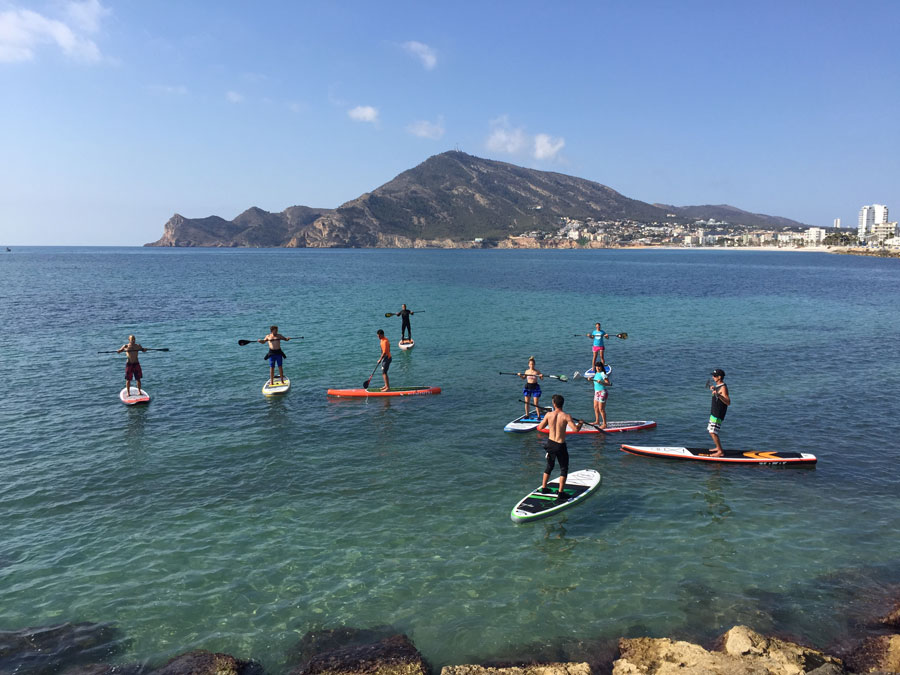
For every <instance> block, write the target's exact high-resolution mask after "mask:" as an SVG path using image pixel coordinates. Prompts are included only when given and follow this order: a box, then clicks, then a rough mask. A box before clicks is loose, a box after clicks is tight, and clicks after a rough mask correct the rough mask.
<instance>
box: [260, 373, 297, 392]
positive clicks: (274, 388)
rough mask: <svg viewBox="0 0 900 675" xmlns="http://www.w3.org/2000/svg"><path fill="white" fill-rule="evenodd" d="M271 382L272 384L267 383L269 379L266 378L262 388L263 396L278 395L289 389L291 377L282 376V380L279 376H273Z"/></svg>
mask: <svg viewBox="0 0 900 675" xmlns="http://www.w3.org/2000/svg"><path fill="white" fill-rule="evenodd" d="M273 382H274V384H269V380H268V379H266V383H265V384H264V385H263V388H262V393H263V396H279V395H281V394H286V393H288V392H289V391H290V390H291V378H289V377H286V378H284V382H282V381H281V378H275V380H274V381H273Z"/></svg>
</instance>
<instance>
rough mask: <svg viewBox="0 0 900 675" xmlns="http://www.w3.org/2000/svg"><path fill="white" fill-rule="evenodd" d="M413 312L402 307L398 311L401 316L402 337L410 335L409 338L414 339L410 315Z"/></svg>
mask: <svg viewBox="0 0 900 675" xmlns="http://www.w3.org/2000/svg"><path fill="white" fill-rule="evenodd" d="M410 314H412V312H410V311H409V310H408V309H401V310H400V311H399V312H397V315H398V316H399V317H400V339H401V340H403V339H404V337H403V336H404V335H409V337H408V338H406V339H408V340H412V328H411V327H410V325H409V315H410Z"/></svg>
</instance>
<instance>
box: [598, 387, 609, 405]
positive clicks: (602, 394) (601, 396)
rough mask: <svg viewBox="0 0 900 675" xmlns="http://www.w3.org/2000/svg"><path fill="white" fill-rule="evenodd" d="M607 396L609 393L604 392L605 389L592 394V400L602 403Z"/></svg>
mask: <svg viewBox="0 0 900 675" xmlns="http://www.w3.org/2000/svg"><path fill="white" fill-rule="evenodd" d="M608 396H609V392H608V391H606V389H601V390H600V391H595V392H594V400H595V401H600V402H601V403H603V401H605V400H606V398H607V397H608Z"/></svg>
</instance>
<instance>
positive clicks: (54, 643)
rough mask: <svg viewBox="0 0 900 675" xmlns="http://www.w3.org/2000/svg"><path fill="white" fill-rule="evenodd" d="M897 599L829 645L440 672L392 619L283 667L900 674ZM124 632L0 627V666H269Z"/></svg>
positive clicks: (318, 638)
mask: <svg viewBox="0 0 900 675" xmlns="http://www.w3.org/2000/svg"><path fill="white" fill-rule="evenodd" d="M898 630H900V602H897V603H896V605H895V606H894V609H893V611H891V612H890V613H888V614H886V615H885V616H882V617H879V618H877V619H873V620H872V621H871V622H869V623H868V624H867V627H866V633H867V635H866V636H865V637H864V638H863V639H862V640H861V641H859V642H857V643H855V644H853V645H849V646H848V647H847V648H846V649H843V650H842V652H841V653H840V654H837V655H832V654H827V653H825V652H823V651H821V650H818V649H814V648H812V647H809V646H805V645H801V644H797V643H794V642H790V641H788V640H785V639H780V638H778V637H767V636H764V635H761V634H759V633H757V632H755V631H753V630H752V629H750V628H748V627H746V626H735V627H733V628H731V629H730V630H728V631H727V632H725V633H724V634H722V635H721V636H720V637H719V638H718V639H717V640H716V641H715V643H714V644H712V645H710V648H708V649H707V648H706V647H704V646H701V645H697V644H693V643H690V642H684V641H680V640H673V639H670V638H650V637H637V638H620V639H618V640H617V641H616V642H615V643H609V644H603V643H602V641H601V642H599V643H597V644H593V645H592V647H591V648H590V649H588V650H587V651H588V652H590V653H591V655H592V657H591V658H590V659H589V660H585V661H579V662H539V661H537V660H527V661H524V662H515V661H510V662H503V663H486V664H477V665H476V664H464V665H450V666H444V667H443V668H441V670H440V672H439V673H437V672H435V670H434V669H433V668H432V667H431V665H430V664H429V663H428V662H427V661H426V659H425V658H424V657H423V656H422V654H421V653H419V651H418V649H416V647H415V645H414V644H413V642H412V641H411V640H410V639H409V637H407V636H406V635H403V634H399V633H396V632H395V631H394V630H393V629H392V628H391V627H389V626H378V627H374V628H369V629H355V628H347V627H342V628H334V629H325V630H318V631H312V632H309V633H306V634H305V635H304V636H303V637H302V638H300V640H299V641H298V643H297V644H296V645H295V646H294V647H293V648H292V649H291V650H290V651H289V654H288V658H287V664H286V665H285V667H284V669H283V672H285V673H287V674H288V675H603V674H607V673H611V674H612V675H668V674H670V673H684V674H688V673H712V674H714V675H803V674H806V673H808V674H810V675H850V674H855V673H900V633H898V632H897V631H898ZM127 644H128V641H127V639H125V638H123V636H122V635H121V634H120V632H119V630H118V629H117V628H116V627H115V626H114V625H112V624H97V623H77V624H73V623H65V624H59V625H55V626H45V627H40V628H25V629H22V630H18V631H0V675H56V674H60V675H266V673H267V672H268V671H266V669H265V668H264V667H263V666H262V664H260V663H259V662H258V661H255V660H252V659H250V660H247V659H239V658H236V657H234V656H231V655H230V654H225V653H213V652H209V651H205V650H194V651H190V652H186V653H184V654H180V655H179V656H176V657H174V658H172V659H170V660H169V661H167V662H166V663H164V664H157V665H154V664H147V663H124V664H123V663H115V660H116V657H117V656H118V655H120V654H121V653H122V652H124V651H125V649H126V647H127Z"/></svg>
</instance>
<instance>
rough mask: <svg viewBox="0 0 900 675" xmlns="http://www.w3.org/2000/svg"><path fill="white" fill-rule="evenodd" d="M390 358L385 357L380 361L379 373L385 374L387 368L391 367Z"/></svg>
mask: <svg viewBox="0 0 900 675" xmlns="http://www.w3.org/2000/svg"><path fill="white" fill-rule="evenodd" d="M391 358H392V357H390V356H385V357H384V358H383V359H381V372H382V373H387V371H388V368H390V367H391Z"/></svg>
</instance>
